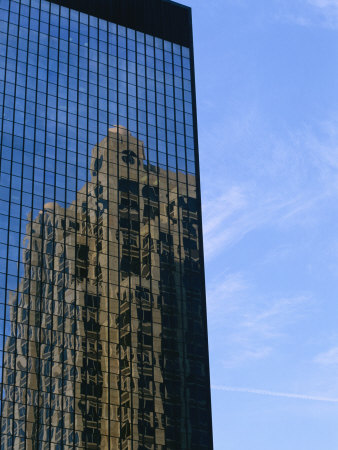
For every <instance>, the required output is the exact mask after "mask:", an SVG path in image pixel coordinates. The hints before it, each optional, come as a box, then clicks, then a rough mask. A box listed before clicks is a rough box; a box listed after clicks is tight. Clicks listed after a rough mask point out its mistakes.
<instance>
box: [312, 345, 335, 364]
mask: <svg viewBox="0 0 338 450" xmlns="http://www.w3.org/2000/svg"><path fill="white" fill-rule="evenodd" d="M314 362H316V363H318V364H322V365H325V366H328V365H337V364H338V347H333V348H331V349H329V350H327V351H326V352H324V353H320V354H319V355H317V356H316V357H315V358H314Z"/></svg>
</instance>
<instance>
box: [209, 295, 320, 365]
mask: <svg viewBox="0 0 338 450" xmlns="http://www.w3.org/2000/svg"><path fill="white" fill-rule="evenodd" d="M311 308H312V299H311V297H310V296H307V295H300V296H294V297H289V298H286V297H283V298H277V299H275V300H274V299H271V298H269V299H266V300H265V301H262V300H261V299H260V298H257V296H256V297H255V295H254V294H252V293H250V291H248V290H247V291H245V295H243V296H238V295H237V296H236V295H235V296H234V298H233V299H232V302H230V308H227V305H224V309H225V310H226V312H223V314H222V311H221V310H219V311H216V314H215V315H213V314H212V317H211V319H212V322H211V323H212V326H213V328H214V329H216V325H217V323H218V321H219V322H220V323H221V326H222V330H224V329H225V330H227V332H226V334H225V337H224V340H223V348H222V353H223V355H222V360H221V363H222V365H223V366H224V367H226V368H234V367H238V366H242V365H245V364H247V363H249V362H253V361H259V360H263V359H266V358H268V357H269V356H270V355H271V354H272V353H273V352H274V351H275V350H276V349H277V348H278V346H279V345H280V344H281V343H285V342H286V341H287V340H288V332H289V330H290V327H291V326H292V325H294V324H295V323H299V322H300V320H301V319H302V318H304V317H306V316H307V315H308V313H309V311H310V310H311ZM223 334H224V331H223Z"/></svg>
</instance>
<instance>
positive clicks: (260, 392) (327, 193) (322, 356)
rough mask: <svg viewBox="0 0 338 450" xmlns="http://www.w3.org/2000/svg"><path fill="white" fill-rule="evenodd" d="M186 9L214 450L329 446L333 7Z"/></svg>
mask: <svg viewBox="0 0 338 450" xmlns="http://www.w3.org/2000/svg"><path fill="white" fill-rule="evenodd" d="M183 3H185V4H187V5H189V6H191V7H192V8H193V24H194V39H195V62H196V78H197V99H198V119H199V137H200V160H201V181H202V197H203V215H204V239H205V258H206V276H207V296H208V316H209V318H208V320H209V340H210V342H209V345H210V358H211V381H212V385H213V389H212V399H213V421H214V440H215V449H216V450H222V449H224V450H251V449H252V450H256V449H257V450H271V449H273V450H303V449H304V450H322V449H324V450H337V448H338V427H337V423H338V376H337V373H338V327H337V323H338V320H337V318H338V289H337V288H338V58H337V54H338V0H255V1H252V0H209V1H208V2H205V1H202V0H186V1H185V2H183Z"/></svg>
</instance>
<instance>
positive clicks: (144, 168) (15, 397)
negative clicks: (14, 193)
mask: <svg viewBox="0 0 338 450" xmlns="http://www.w3.org/2000/svg"><path fill="white" fill-rule="evenodd" d="M89 173H90V176H88V181H87V182H86V183H85V184H84V185H83V187H81V188H80V189H79V190H78V192H77V194H76V199H75V201H74V202H73V203H72V204H71V205H70V206H69V207H68V208H66V209H64V208H61V207H60V206H59V205H58V204H57V203H48V204H46V205H45V206H44V209H43V211H41V212H40V214H39V215H38V217H35V218H33V217H32V219H31V221H30V222H29V223H28V225H27V229H26V236H25V240H26V248H25V250H24V254H23V256H24V277H23V278H22V280H21V282H20V288H19V294H18V295H17V296H14V295H13V296H12V298H11V305H10V310H11V326H12V328H11V336H10V337H8V338H7V340H6V345H5V358H4V372H3V380H4V383H6V384H4V396H3V404H2V441H1V444H2V447H1V448H4V449H7V448H18V449H19V448H25V449H34V448H55V449H57V448H63V449H71V448H87V449H98V448H100V449H108V448H111V449H117V448H121V449H132V448H133V449H136V448H137V449H155V448H156V449H160V448H163V449H165V448H166V449H167V448H177V449H178V448H180V449H197V448H210V434H209V432H210V430H209V423H208V420H209V419H208V417H209V416H208V414H209V413H208V395H209V393H208V366H207V355H206V349H205V342H204V338H203V332H204V331H203V327H204V321H205V317H204V312H203V304H202V302H201V261H200V256H199V255H200V249H199V241H200V239H199V234H198V233H199V231H198V215H197V214H198V209H197V198H196V181H195V177H194V176H193V175H186V174H183V173H182V172H176V171H173V170H170V169H169V170H164V169H162V168H159V167H156V166H152V165H149V164H146V162H145V156H144V147H143V143H142V142H141V141H138V140H137V139H136V138H135V137H134V136H132V134H131V133H129V132H128V131H127V129H125V128H123V127H115V128H112V129H110V130H109V134H108V137H107V138H105V139H103V140H102V141H101V142H100V144H99V145H98V146H96V147H95V148H93V150H92V155H91V161H90V168H89ZM201 337H202V338H201Z"/></svg>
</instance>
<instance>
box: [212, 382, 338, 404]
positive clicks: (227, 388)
mask: <svg viewBox="0 0 338 450" xmlns="http://www.w3.org/2000/svg"><path fill="white" fill-rule="evenodd" d="M211 389H212V390H215V391H226V392H241V393H246V394H257V395H264V396H269V397H283V398H291V399H298V400H310V401H315V402H328V403H338V398H330V397H322V396H317V395H306V394H305V395H304V394H292V393H287V392H274V391H266V390H263V389H250V388H237V387H231V386H217V385H216V386H211Z"/></svg>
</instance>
